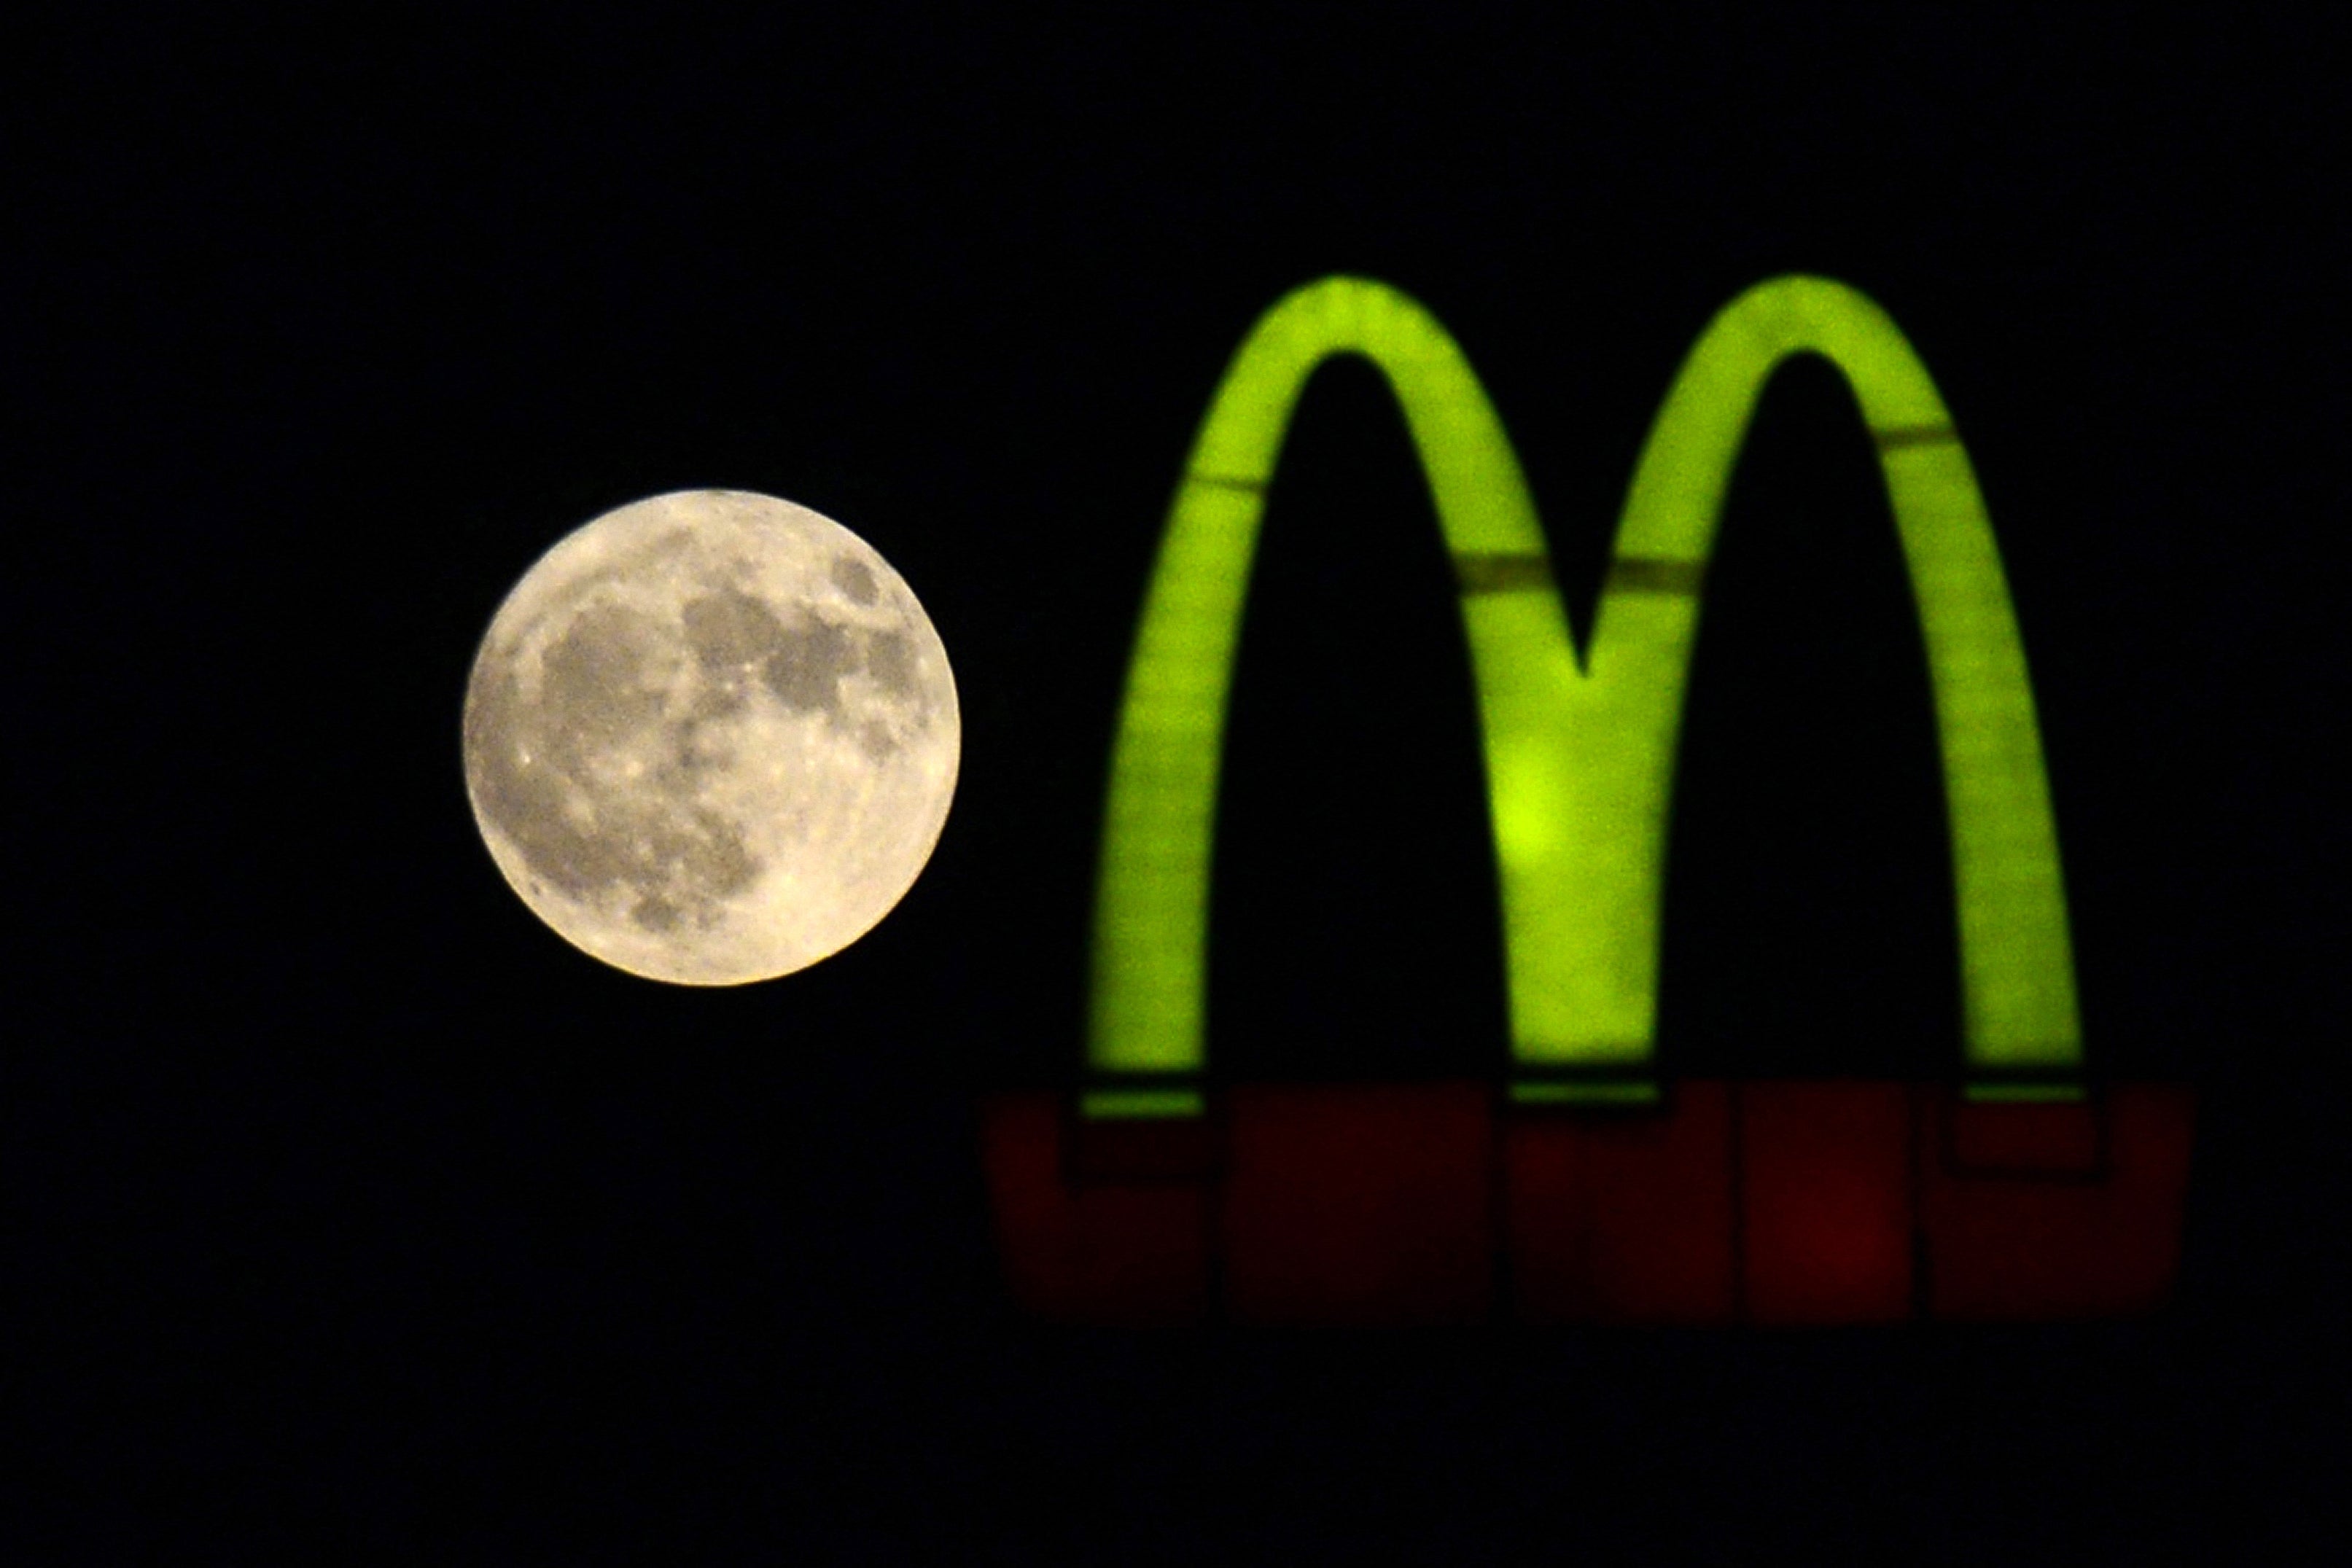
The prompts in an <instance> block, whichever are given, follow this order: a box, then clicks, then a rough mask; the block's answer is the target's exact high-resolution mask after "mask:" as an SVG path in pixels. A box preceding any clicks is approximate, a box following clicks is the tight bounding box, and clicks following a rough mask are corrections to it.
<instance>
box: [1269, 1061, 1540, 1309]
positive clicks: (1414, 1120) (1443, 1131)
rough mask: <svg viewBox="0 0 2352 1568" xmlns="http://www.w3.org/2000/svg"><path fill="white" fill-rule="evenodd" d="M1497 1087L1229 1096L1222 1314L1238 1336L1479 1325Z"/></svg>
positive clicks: (1488, 1246)
mask: <svg viewBox="0 0 2352 1568" xmlns="http://www.w3.org/2000/svg"><path fill="white" fill-rule="evenodd" d="M1492 1093H1493V1091H1492V1089H1491V1088H1490V1087H1489V1086H1488V1085H1486V1084H1483V1083H1411V1084H1347V1085H1327V1084H1317V1085H1272V1084H1252V1085H1244V1086H1238V1087H1236V1088H1234V1089H1233V1090H1232V1091H1231V1092H1230V1100H1229V1102H1228V1103H1229V1108H1230V1116H1231V1119H1230V1121H1229V1122H1228V1124H1227V1135H1228V1138H1229V1140H1230V1141H1229V1143H1228V1145H1227V1155H1228V1160H1229V1164H1228V1166H1227V1167H1226V1182H1227V1185H1226V1188H1225V1205H1224V1208H1223V1243H1224V1258H1225V1305H1226V1311H1227V1313H1228V1315H1229V1316H1231V1317H1232V1318H1233V1319H1234V1320H1235V1321H1237V1322H1298V1323H1304V1322H1324V1323H1431V1322H1482V1321H1484V1320H1485V1319H1486V1316H1487V1312H1488V1309H1489V1305H1490V1302H1491V1300H1492V1295H1493V1278H1494V1266H1495V1245H1496V1242H1495V1226H1494V1223H1493V1215H1492V1209H1493V1204H1492V1201H1491V1197H1490V1194H1491V1189H1492V1182H1493V1176H1494V1166H1493V1155H1494V1151H1493V1135H1494V1124H1493V1123H1494V1119H1493V1114H1492V1111H1491V1103H1490V1102H1491V1095H1492Z"/></svg>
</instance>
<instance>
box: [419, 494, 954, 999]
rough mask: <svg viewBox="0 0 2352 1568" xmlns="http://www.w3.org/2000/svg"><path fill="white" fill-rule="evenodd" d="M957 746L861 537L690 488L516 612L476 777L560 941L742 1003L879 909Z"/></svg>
mask: <svg viewBox="0 0 2352 1568" xmlns="http://www.w3.org/2000/svg"><path fill="white" fill-rule="evenodd" d="M960 729H961V726H960V723H959V721H958V716H957V713H956V702H955V691H954V685H953V682H952V679H951V677H950V674H949V672H948V668H947V661H946V657H945V651H944V649H942V648H941V647H940V643H939V638H938V634H937V633H936V632H934V631H933V630H932V628H931V625H930V622H929V620H928V619H927V618H926V617H925V616H924V614H923V612H922V609H921V606H920V605H919V603H917V602H916V601H915V599H914V596H913V594H912V593H911V592H910V591H908V589H907V587H906V585H905V584H904V582H903V581H901V580H899V579H898V575H897V574H896V573H895V572H894V571H892V570H890V568H889V566H888V565H887V563H886V562H884V561H883V560H882V559H881V558H880V557H879V556H878V555H875V554H874V553H873V552H872V550H871V549H870V548H869V547H867V546H866V544H865V542H864V541H863V540H860V539H858V538H856V536H855V535H853V534H850V533H849V532H848V531H847V530H846V529H844V528H840V527H839V525H837V524H835V523H832V522H830V521H829V520H827V519H825V518H823V517H818V516H817V515H816V514H814V513H812V512H808V511H806V510H805V509H803V508H800V507H793V506H792V505H791V504H790V503H788V502H782V501H776V500H774V499H773V498H772V497H754V496H749V495H744V494H741V493H734V492H682V493H679V494H677V495H673V496H667V497H655V498H654V499H653V500H650V501H646V502H640V503H637V504H636V505H635V506H634V507H624V508H622V509H621V510H619V511H617V512H613V513H608V514H606V516H605V517H601V518H599V519H597V520H596V521H595V522H593V523H592V524H590V525H589V526H588V527H587V528H583V529H581V530H579V531H578V532H576V533H575V534H573V535H572V536H571V537H570V538H567V539H565V540H564V541H562V543H560V544H559V545H558V546H557V547H556V548H555V549H553V550H551V551H550V552H549V554H548V555H547V556H546V557H545V558H543V559H542V560H541V563H540V564H539V565H538V566H535V567H534V568H533V569H532V571H531V572H530V574H528V575H527V576H526V577H525V578H524V580H523V581H522V582H521V583H520V584H519V585H518V586H517V588H516V590H515V591H514V592H513V593H512V594H510V595H509V599H508V601H507V603H506V605H505V606H503V607H502V608H501V610H500V612H499V616H498V618H497V619H496V620H495V621H494V622H493V623H492V626H491V629H490V632H489V633H488V635H487V636H486V638H485V639H484V643H483V646H482V651H481V653H480V654H479V655H478V658H477V661H476V666H475V672H474V676H473V680H472V683H471V685H470V686H469V689H468V692H467V708H466V723H465V739H466V745H465V757H466V771H467V783H468V787H469V792H470V794H471V796H472V799H473V802H474V808H475V813H476V816H477V818H478V821H479V823H480V825H481V827H482V830H483V835H484V838H485V841H487V842H488V845H489V847H490V850H491V852H492V856H493V858H494V859H495V860H497V861H498V862H499V866H500V869H501V870H502V871H503V872H504V873H506V876H507V879H508V881H509V883H511V884H513V886H514V887H515V889H516V891H517V892H518V893H519V894H521V895H522V897H523V899H524V901H525V902H526V903H527V904H530V906H531V907H532V908H533V909H534V910H535V911H537V912H538V913H539V914H540V915H541V917H542V918H543V919H545V920H547V921H548V923H549V924H550V925H553V926H554V927H555V928H556V929H557V930H558V931H559V932H560V933H562V935H563V936H565V937H566V938H567V939H568V940H571V941H572V943H573V944H574V945H575V946H580V947H582V948H583V949H584V950H586V951H588V952H590V953H592V954H593V955H595V956H598V957H600V958H604V959H605V960H606V961H607V962H610V963H614V964H615V965H617V966H618V967H622V968H625V969H628V970H630V971H631V972H633V973H636V974H642V975H646V976H649V977H654V978H659V979H668V980H675V981H679V982H683V983H688V984H720V985H726V984H736V983H740V982H741V981H743V980H747V979H759V978H765V977H769V976H772V975H776V974H782V973H786V972H788V971H790V970H791V969H793V968H798V967H802V966H803V965H804V964H807V963H810V962H814V960H815V959H817V958H821V957H823V956H826V955H827V954H829V953H831V952H834V951H835V950H837V949H838V948H839V947H841V946H845V945H846V944H847V943H848V942H850V941H854V940H855V939H856V937H857V936H860V935H862V934H863V933H864V932H865V931H866V929H867V928H868V927H869V926H871V925H873V924H874V922H876V921H877V920H879V919H880V918H881V917H882V916H883V915H885V914H887V912H888V910H889V908H890V906H891V905H892V904H895V903H896V902H897V901H898V898H899V896H901V895H902V894H903V893H904V891H905V889H906V887H907V886H908V884H909V883H912V881H913V880H914V878H915V876H916V875H917V874H918V873H919V872H920V870H921V868H922V865H923V863H924V862H925V861H926V860H927V859H928V858H929V853H930V848H931V845H932V844H933V843H934V842H935V841H936V840H937V837H938V833H939V831H940V826H941V824H942V823H943V821H944V819H945V816H946V812H947V805H948V800H949V798H950V795H951V793H952V790H953V787H954V779H955V773H956V762H957V750H958V747H959V744H960Z"/></svg>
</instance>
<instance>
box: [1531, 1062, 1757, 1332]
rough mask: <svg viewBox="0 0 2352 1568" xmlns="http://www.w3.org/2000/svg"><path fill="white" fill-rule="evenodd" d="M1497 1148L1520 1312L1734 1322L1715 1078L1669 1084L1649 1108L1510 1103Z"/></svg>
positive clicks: (1725, 1158)
mask: <svg viewBox="0 0 2352 1568" xmlns="http://www.w3.org/2000/svg"><path fill="white" fill-rule="evenodd" d="M1503 1148H1504V1161H1505V1170H1506V1186H1505V1203H1506V1206H1507V1233H1508V1237H1509V1242H1510V1249H1511V1293H1512V1311H1513V1314H1514V1315H1515V1316H1516V1317H1517V1318H1518V1319H1519V1320H1520V1321H1521V1322H1680V1323H1727V1322H1730V1321H1731V1319H1732V1307H1733V1294H1732V1245H1731V1236H1732V1228H1731V1121H1730V1111H1729V1097H1728V1096H1727V1094H1726V1092H1725V1090H1724V1086H1723V1085H1722V1084H1721V1083H1706V1082H1700V1083H1681V1084H1676V1085H1675V1086H1673V1087H1672V1088H1671V1089H1670V1090H1669V1091H1668V1093H1667V1100H1666V1102H1665V1103H1664V1105H1663V1106H1661V1107H1660V1108H1658V1109H1657V1110H1655V1111H1618V1110H1613V1109H1612V1110H1591V1111H1586V1110H1570V1109H1567V1108H1564V1107H1551V1106H1542V1107H1519V1108H1516V1109H1514V1110H1512V1111H1511V1112H1510V1113H1508V1124H1507V1127H1506V1129H1505V1132H1504V1143H1503Z"/></svg>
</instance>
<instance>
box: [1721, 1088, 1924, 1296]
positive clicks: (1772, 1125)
mask: <svg viewBox="0 0 2352 1568" xmlns="http://www.w3.org/2000/svg"><path fill="white" fill-rule="evenodd" d="M1738 1107H1739V1111H1738V1114H1739V1139H1740V1168H1741V1177H1742V1186H1743V1192H1742V1198H1743V1210H1744V1211H1743V1214H1742V1217H1741V1218H1742V1224H1743V1241H1744V1246H1743V1262H1744V1264H1745V1272H1746V1278H1745V1281H1744V1285H1745V1289H1746V1293H1747V1308H1748V1312H1747V1315H1748V1319H1749V1320H1750V1321H1751V1322H1759V1323H1776V1324H1797V1323H1860V1322H1897V1321H1900V1320H1902V1319H1905V1318H1908V1317H1909V1316H1911V1312H1912V1260H1911V1236H1912V1212H1911V1183H1910V1168H1911V1136H1912V1126H1911V1124H1912V1111H1911V1103H1910V1092H1909V1090H1908V1088H1907V1087H1906V1085H1904V1084H1901V1083H1885V1082H1824V1083H1744V1084H1741V1085H1740V1086H1739V1090H1738Z"/></svg>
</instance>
